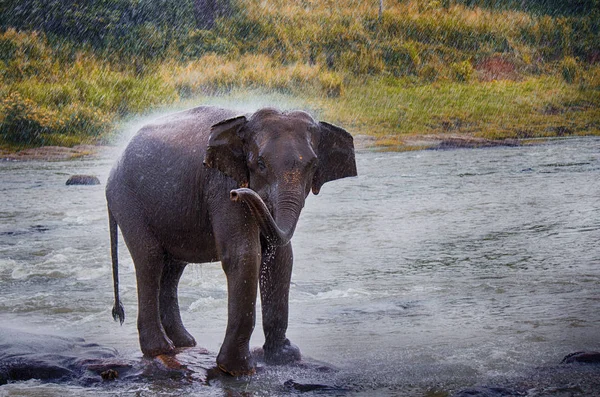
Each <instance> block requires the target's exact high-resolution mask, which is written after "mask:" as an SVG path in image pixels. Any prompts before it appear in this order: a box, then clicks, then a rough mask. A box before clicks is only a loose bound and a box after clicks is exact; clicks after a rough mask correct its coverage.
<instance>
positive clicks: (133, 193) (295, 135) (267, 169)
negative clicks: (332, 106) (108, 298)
mask: <svg viewBox="0 0 600 397" xmlns="http://www.w3.org/2000/svg"><path fill="white" fill-rule="evenodd" d="M356 175H357V170H356V162H355V156H354V143H353V138H352V135H350V134H349V133H348V132H347V131H345V130H344V129H342V128H340V127H337V126H334V125H332V124H329V123H326V122H322V121H321V122H318V121H315V119H313V117H312V116H311V115H310V114H308V113H306V112H304V111H286V112H283V111H280V110H277V109H273V108H263V109H259V110H257V111H256V112H254V113H251V114H242V115H240V113H238V112H236V111H234V110H229V109H222V108H217V107H211V106H200V107H196V108H193V109H189V110H185V111H182V112H179V113H176V114H173V115H169V116H164V117H163V118H161V119H159V120H157V121H155V122H153V123H151V124H149V125H146V126H144V127H142V128H141V129H140V130H139V131H138V132H137V133H136V134H135V135H134V137H133V138H132V139H131V140H130V142H129V143H128V145H127V147H126V148H125V149H124V151H123V153H122V155H121V157H120V159H119V160H118V161H117V162H116V164H115V165H114V166H113V168H112V170H111V172H110V175H109V178H108V181H107V183H106V199H107V204H108V217H109V226H110V227H109V229H110V239H111V256H112V263H113V280H114V289H115V305H114V308H113V313H112V314H113V318H114V319H115V321H117V319H118V320H120V322H121V324H122V323H123V321H124V316H125V313H124V309H123V305H122V303H121V301H120V298H119V292H118V263H117V235H118V229H119V228H120V230H121V233H122V236H123V239H124V240H125V243H126V245H127V248H128V249H129V252H130V254H131V257H132V260H133V263H134V266H135V273H136V282H137V292H138V318H137V326H138V333H139V342H140V347H141V350H142V352H143V353H144V355H146V356H157V355H161V354H169V353H172V352H174V349H176V348H182V347H192V346H195V345H196V341H195V339H194V338H193V337H192V336H191V335H190V333H189V332H188V331H187V330H186V329H185V328H184V326H183V323H182V320H181V316H180V311H179V303H178V298H177V288H178V283H179V279H180V277H181V275H182V273H183V271H184V268H185V266H186V265H187V264H188V263H205V262H217V261H220V262H221V265H222V268H223V270H224V272H225V275H226V279H227V318H228V320H227V327H226V332H225V337H224V340H223V344H222V345H221V348H220V351H219V353H218V355H217V360H216V361H217V367H218V368H220V369H221V370H222V371H224V372H225V373H228V374H231V375H234V376H240V375H249V374H252V373H254V371H255V368H256V364H255V360H254V359H253V357H252V354H251V353H250V350H249V341H250V336H251V334H252V332H253V330H254V325H255V304H256V299H257V294H258V293H257V290H258V289H259V285H260V298H261V304H262V319H263V331H264V334H265V343H264V345H263V351H264V359H265V362H266V363H267V364H275V365H277V364H286V363H293V362H295V361H298V360H300V359H301V354H300V350H299V348H298V347H297V346H296V345H294V344H292V343H291V342H290V341H289V339H287V337H286V331H287V327H288V297H289V288H290V281H291V273H292V263H293V252H292V245H291V243H290V239H291V238H292V235H293V234H294V230H295V228H296V224H297V221H298V217H299V215H300V212H301V210H302V208H303V207H304V203H305V199H306V198H307V196H308V194H309V193H310V191H311V190H312V192H313V194H315V195H316V194H318V193H319V191H320V189H321V187H322V186H323V184H324V183H326V182H329V181H333V180H337V179H340V178H345V177H351V176H356Z"/></svg>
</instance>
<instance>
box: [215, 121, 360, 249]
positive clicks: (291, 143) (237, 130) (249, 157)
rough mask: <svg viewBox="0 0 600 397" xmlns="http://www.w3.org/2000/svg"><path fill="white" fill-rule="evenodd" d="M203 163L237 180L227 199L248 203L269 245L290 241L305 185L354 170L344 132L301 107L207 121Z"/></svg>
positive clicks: (317, 185) (311, 187) (312, 187)
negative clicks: (303, 110) (285, 110)
mask: <svg viewBox="0 0 600 397" xmlns="http://www.w3.org/2000/svg"><path fill="white" fill-rule="evenodd" d="M204 164H205V165H206V166H208V167H212V168H216V169H218V170H220V171H221V172H223V173H224V174H226V175H228V176H229V177H231V178H233V179H234V180H235V181H237V183H238V185H239V187H240V188H238V189H234V190H232V191H231V193H230V198H231V199H232V200H234V201H242V202H244V203H246V204H247V205H248V207H249V208H250V210H251V212H252V213H253V214H254V216H255V217H256V219H257V220H258V223H259V225H260V228H261V232H262V234H263V236H264V237H265V239H266V240H267V241H268V242H269V243H270V244H271V245H275V246H282V245H286V244H287V243H288V242H289V241H290V239H291V237H292V235H293V233H294V230H295V228H296V223H297V221H298V218H299V216H300V211H301V210H302V208H303V207H304V201H305V199H306V197H307V196H308V194H309V192H310V191H311V190H312V192H313V194H318V193H319V191H320V189H321V187H322V186H323V184H324V183H325V182H329V181H332V180H335V179H340V178H345V177H349V176H356V175H357V173H356V163H355V160H354V144H353V139H352V136H351V135H350V134H349V133H348V132H346V131H345V130H343V129H342V128H339V127H336V126H334V125H331V124H328V123H325V122H316V121H315V120H314V119H313V118H312V117H311V116H310V115H309V114H308V113H305V112H301V111H294V112H289V113H283V112H280V111H278V110H275V109H262V110H259V111H258V112H256V113H254V114H253V115H252V116H251V117H249V118H247V117H246V116H240V117H235V118H232V119H228V120H224V121H222V122H220V123H218V124H215V125H213V126H212V129H211V134H210V137H209V143H208V150H207V152H206V156H205V159H204Z"/></svg>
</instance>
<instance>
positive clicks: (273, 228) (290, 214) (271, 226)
mask: <svg viewBox="0 0 600 397" xmlns="http://www.w3.org/2000/svg"><path fill="white" fill-rule="evenodd" d="M230 198H231V200H232V201H241V202H243V203H245V204H246V205H247V206H248V208H249V209H250V211H251V212H252V214H253V215H254V216H255V217H256V219H257V221H258V224H259V226H260V230H261V232H262V234H263V235H264V236H265V238H266V239H267V241H268V242H269V243H270V244H272V245H274V246H284V245H287V244H288V243H289V242H290V240H291V239H292V235H293V234H294V230H295V229H296V221H297V219H298V216H297V214H296V213H295V212H294V211H293V210H286V211H284V213H283V214H282V215H281V216H280V217H279V216H278V218H281V219H280V224H281V227H280V226H279V225H277V223H276V222H275V219H273V216H272V215H271V212H269V209H268V208H267V205H266V204H265V202H264V201H263V199H262V198H261V197H260V196H259V195H258V193H256V192H255V191H254V190H252V189H248V188H240V189H234V190H232V191H231V192H230Z"/></svg>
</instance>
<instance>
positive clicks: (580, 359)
mask: <svg viewBox="0 0 600 397" xmlns="http://www.w3.org/2000/svg"><path fill="white" fill-rule="evenodd" d="M573 363H583V364H600V352H575V353H571V354H567V355H566V356H565V358H563V359H562V361H561V364H573Z"/></svg>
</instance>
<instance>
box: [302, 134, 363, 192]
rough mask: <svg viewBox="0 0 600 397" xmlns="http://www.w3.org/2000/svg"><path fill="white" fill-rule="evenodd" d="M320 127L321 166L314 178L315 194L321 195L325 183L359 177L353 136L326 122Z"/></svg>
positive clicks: (319, 153) (313, 188) (313, 187)
mask: <svg viewBox="0 0 600 397" xmlns="http://www.w3.org/2000/svg"><path fill="white" fill-rule="evenodd" d="M319 127H320V139H319V147H318V149H317V152H318V155H317V157H318V158H319V166H318V168H317V171H316V172H315V175H314V177H313V183H312V192H313V194H319V191H321V186H323V184H324V183H325V182H329V181H334V180H336V179H341V178H346V177H349V176H356V175H357V173H356V161H355V160H354V139H353V138H352V135H350V134H349V133H348V132H347V131H346V130H344V129H342V128H340V127H336V126H335V125H332V124H329V123H325V122H320V123H319Z"/></svg>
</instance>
